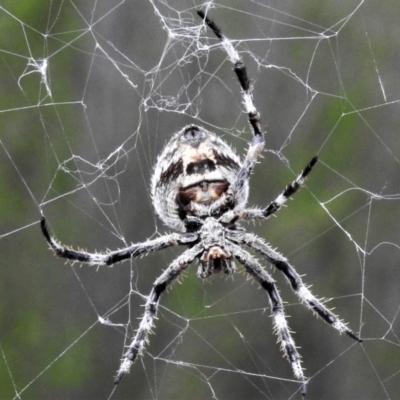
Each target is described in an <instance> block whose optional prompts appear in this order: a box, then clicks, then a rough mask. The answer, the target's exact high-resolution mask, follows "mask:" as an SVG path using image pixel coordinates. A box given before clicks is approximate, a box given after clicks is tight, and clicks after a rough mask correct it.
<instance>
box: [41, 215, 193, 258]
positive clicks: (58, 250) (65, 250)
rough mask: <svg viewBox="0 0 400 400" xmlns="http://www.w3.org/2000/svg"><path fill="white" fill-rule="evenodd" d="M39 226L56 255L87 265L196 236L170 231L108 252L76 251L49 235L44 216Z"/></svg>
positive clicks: (175, 244) (145, 252) (130, 255)
mask: <svg viewBox="0 0 400 400" xmlns="http://www.w3.org/2000/svg"><path fill="white" fill-rule="evenodd" d="M40 226H41V229H42V233H43V236H44V237H45V238H46V241H47V243H48V244H49V245H50V248H51V249H52V250H53V251H54V254H55V255H56V256H57V257H61V258H66V259H67V260H71V261H78V262H81V263H86V264H89V265H112V264H115V263H117V262H120V261H123V260H126V259H128V258H135V257H138V256H142V255H146V254H148V253H150V252H153V251H157V250H162V249H166V248H168V247H171V246H178V245H183V244H189V243H193V242H194V241H196V240H197V238H198V235H197V234H196V233H184V234H178V233H172V234H170V235H165V236H162V237H159V238H157V239H154V240H148V241H146V242H145V243H136V244H132V245H131V246H129V247H126V248H124V249H120V250H116V251H111V252H109V253H87V252H85V251H76V250H73V249H71V248H69V247H67V246H64V245H62V244H61V243H59V242H58V241H57V240H56V239H54V238H53V237H51V236H50V233H49V230H48V229H47V225H46V219H45V218H44V216H42V218H41V220H40Z"/></svg>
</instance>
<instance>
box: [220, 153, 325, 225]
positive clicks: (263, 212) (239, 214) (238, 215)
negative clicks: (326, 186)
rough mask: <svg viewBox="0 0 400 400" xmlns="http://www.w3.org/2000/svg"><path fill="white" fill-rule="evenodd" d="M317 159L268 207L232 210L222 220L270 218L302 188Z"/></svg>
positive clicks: (228, 221)
mask: <svg viewBox="0 0 400 400" xmlns="http://www.w3.org/2000/svg"><path fill="white" fill-rule="evenodd" d="M317 161H318V157H313V158H312V159H311V161H310V162H309V163H308V164H307V166H306V167H305V168H304V169H303V171H302V172H301V174H300V175H298V177H297V178H296V179H295V180H294V181H293V182H292V183H290V184H289V185H287V186H286V188H285V190H284V191H283V192H282V193H281V194H280V195H279V196H278V197H277V198H276V199H275V200H274V201H271V203H269V204H268V206H267V207H265V208H263V209H247V210H246V209H245V210H232V211H229V212H227V213H225V215H224V216H223V217H222V218H221V221H222V222H224V223H235V222H236V221H238V220H240V219H247V220H253V219H256V220H260V219H267V218H269V217H270V216H271V215H272V214H275V213H276V212H277V211H279V210H280V209H281V207H282V206H283V205H284V204H285V203H286V201H287V200H288V199H289V198H290V197H291V196H293V195H294V194H295V193H296V192H297V191H298V190H299V189H300V188H301V186H302V185H303V183H304V181H305V180H306V178H307V176H308V174H309V173H310V172H311V171H312V169H313V167H314V165H315V164H316V162H317Z"/></svg>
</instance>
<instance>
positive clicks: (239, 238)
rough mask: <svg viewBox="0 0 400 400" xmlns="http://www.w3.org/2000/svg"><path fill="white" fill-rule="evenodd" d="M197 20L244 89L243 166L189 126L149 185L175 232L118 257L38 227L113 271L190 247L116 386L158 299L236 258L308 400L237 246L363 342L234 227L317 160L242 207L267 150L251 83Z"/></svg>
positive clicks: (266, 279) (267, 279) (165, 282)
mask: <svg viewBox="0 0 400 400" xmlns="http://www.w3.org/2000/svg"><path fill="white" fill-rule="evenodd" d="M198 14H199V15H200V17H201V18H202V19H203V20H204V21H205V23H206V24H207V25H208V26H209V27H210V28H211V30H212V31H213V32H214V34H215V35H216V36H217V38H218V39H219V40H220V42H221V44H222V46H223V47H224V49H225V50H226V52H227V54H228V57H229V59H230V61H231V62H232V63H233V65H234V72H235V73H236V76H237V78H238V80H239V83H240V86H241V89H242V96H243V104H244V105H245V108H246V112H247V115H248V119H249V123H250V126H251V128H252V131H253V137H252V140H251V141H250V144H249V149H248V151H247V154H246V156H245V158H244V160H243V161H241V160H240V158H239V157H238V156H237V155H236V153H235V152H234V151H233V150H232V148H231V147H230V146H229V145H228V144H226V143H225V142H224V141H223V140H222V139H221V138H219V137H218V136H216V135H215V134H213V133H211V132H208V131H207V130H206V129H204V128H201V127H199V126H196V125H188V126H186V127H185V128H183V129H182V130H181V131H179V132H177V133H176V134H175V135H174V136H173V137H172V139H171V140H170V141H169V143H168V144H167V146H166V147H165V149H164V151H163V152H162V153H161V155H160V156H159V158H158V161H157V164H156V167H155V170H154V174H153V178H152V184H151V191H152V198H153V203H154V207H155V210H156V212H157V214H158V215H159V216H160V218H161V219H162V221H163V222H164V223H165V224H166V225H167V226H169V227H171V228H173V229H175V230H177V231H179V232H180V233H172V234H169V235H165V236H161V237H158V238H157V239H153V240H148V241H146V242H143V243H137V244H133V245H131V246H129V247H127V248H125V249H121V250H117V251H112V252H107V253H87V252H84V251H75V250H72V249H71V248H69V247H66V246H63V245H61V244H60V243H58V242H57V241H56V240H55V239H53V238H52V237H51V236H50V234H49V231H48V229H47V226H46V221H45V219H44V217H42V221H41V228H42V232H43V234H44V236H45V238H46V240H47V242H48V243H49V245H50V247H51V248H52V249H53V251H54V252H55V254H56V255H57V256H59V257H63V258H66V259H69V260H72V261H78V262H82V263H87V264H90V265H112V264H115V263H117V262H120V261H123V260H125V259H128V258H133V257H137V256H140V255H145V254H148V253H150V252H153V251H157V250H162V249H165V248H167V247H171V246H177V245H183V246H186V247H187V249H186V250H185V251H184V252H183V253H182V254H181V255H180V256H179V257H177V258H176V259H175V260H174V261H173V262H172V263H171V264H170V265H169V267H168V268H167V269H166V270H165V271H164V272H163V273H162V274H161V276H159V277H158V278H157V279H156V281H155V282H154V284H153V288H152V290H151V293H150V295H149V297H148V299H147V302H146V307H145V312H144V316H143V319H142V321H141V323H140V325H139V329H138V331H137V333H136V335H135V337H134V338H133V340H132V343H131V344H130V346H129V348H128V350H127V352H126V353H125V356H124V358H123V360H122V363H121V365H120V368H119V370H118V373H117V376H116V378H115V383H118V382H119V381H120V380H121V378H122V377H123V376H124V375H125V374H126V373H127V372H129V370H130V367H131V365H132V364H133V362H134V361H135V359H136V357H137V355H138V354H140V353H141V352H142V350H143V348H144V345H145V342H146V339H147V337H148V333H149V331H150V330H151V327H152V325H153V320H154V317H155V315H156V312H157V307H158V302H159V299H160V296H161V294H162V293H163V292H164V291H165V289H166V288H167V287H168V286H169V285H170V284H171V283H172V282H174V281H175V280H176V279H177V278H178V277H179V276H180V275H181V273H182V272H183V271H184V270H185V269H186V268H187V267H188V266H189V265H190V264H191V263H192V262H193V261H195V260H197V261H198V264H199V267H198V275H199V276H200V277H201V278H207V277H208V276H210V275H212V274H213V273H214V272H219V271H222V272H224V273H226V274H231V273H233V272H234V264H233V260H237V261H238V262H239V263H240V264H242V265H243V267H244V268H245V270H246V272H247V273H249V275H251V276H252V277H253V278H254V279H255V280H256V281H257V282H259V284H260V285H261V287H262V288H263V289H265V291H266V293H267V294H268V297H269V300H270V304H271V309H272V317H273V321H274V326H275V331H276V333H277V335H278V338H279V341H280V344H281V348H282V351H283V352H284V354H285V355H286V357H287V358H288V360H289V362H290V364H291V366H292V369H293V373H294V375H295V377H296V378H297V379H299V380H300V381H301V382H302V394H305V392H306V390H305V385H306V381H307V380H306V378H305V376H304V372H303V368H302V366H301V359H300V355H299V353H298V351H297V348H296V345H295V343H294V341H293V338H292V335H291V333H290V329H289V326H288V324H287V321H286V317H285V313H284V307H283V303H282V300H281V298H280V295H279V292H278V290H277V288H276V286H275V282H274V280H273V279H272V277H271V276H270V275H269V274H268V272H267V271H266V270H265V269H264V268H263V267H262V266H261V264H260V263H259V262H258V261H257V260H256V259H255V258H254V257H253V255H251V254H250V253H249V252H248V251H247V250H245V249H243V248H242V246H247V247H248V248H250V249H252V250H253V251H254V252H256V253H258V254H259V255H261V256H262V257H263V258H264V259H265V260H266V261H267V262H269V263H270V264H272V265H273V266H274V267H275V268H276V269H278V270H280V271H281V272H282V273H283V274H284V275H285V277H286V278H287V281H288V282H289V284H290V285H291V287H292V289H293V291H294V292H295V293H296V294H297V295H298V297H299V299H300V301H301V302H302V303H303V304H304V305H306V306H307V307H308V308H310V309H311V310H313V311H314V312H315V314H316V315H318V316H319V317H321V318H322V319H323V320H324V321H325V322H327V323H328V324H329V325H331V326H332V327H333V328H335V329H337V330H338V331H339V332H341V333H346V334H347V335H349V336H350V337H351V338H353V339H354V340H357V341H361V339H360V338H359V337H358V336H357V335H356V334H355V333H353V332H352V331H351V330H350V329H349V328H347V326H346V324H344V323H343V322H342V321H341V320H340V319H339V318H338V317H337V316H336V315H335V314H333V313H332V312H331V311H330V310H329V309H328V308H326V307H325V306H324V305H323V304H322V302H321V301H320V300H318V299H317V298H316V297H315V296H314V295H313V294H312V293H311V292H310V290H309V289H308V288H307V287H306V286H305V285H304V283H303V281H302V279H301V277H300V275H299V274H298V273H297V272H296V270H295V269H294V267H293V266H292V265H290V264H289V262H288V261H287V259H286V258H285V257H283V256H282V255H281V254H279V253H277V252H276V251H275V250H274V249H272V248H271V247H270V246H269V245H268V244H266V243H265V242H264V241H263V240H262V239H260V238H258V237H257V236H256V235H253V234H250V233H247V232H246V231H245V230H244V229H243V228H241V227H238V225H237V222H238V221H240V220H264V219H267V218H268V217H269V216H270V215H272V214H274V213H275V212H277V211H278V210H279V209H280V208H281V207H282V205H283V204H284V203H285V202H286V200H287V199H288V198H289V197H290V196H291V195H293V194H294V193H295V192H296V191H297V190H298V189H299V188H300V187H301V185H302V184H303V182H304V180H305V178H306V177H307V175H308V174H309V173H310V172H311V170H312V168H313V166H314V165H315V163H316V162H317V158H316V157H314V158H313V159H312V160H311V161H310V162H309V163H308V165H307V166H306V167H305V168H304V170H303V171H302V172H301V174H300V175H299V176H298V177H297V178H296V179H295V180H294V181H293V182H292V183H290V184H289V185H288V186H287V187H286V188H285V189H284V191H283V192H282V193H281V194H280V195H279V196H278V197H277V198H276V199H275V200H273V201H272V202H271V203H270V204H269V205H267V206H266V207H264V208H250V209H248V208H246V202H247V197H248V190H249V185H248V181H249V177H250V173H251V171H252V169H253V167H254V165H255V164H256V161H257V158H258V157H259V155H260V154H261V152H262V149H263V147H264V137H263V133H262V131H261V125H260V116H259V113H258V112H257V110H256V107H255V106H254V103H253V95H252V87H251V84H250V80H249V79H248V77H247V72H246V68H245V66H244V64H243V62H242V61H241V59H240V57H239V54H238V53H237V51H236V50H235V49H234V48H233V46H232V44H231V43H230V42H229V40H228V39H226V38H225V36H224V35H223V34H222V33H221V30H220V29H219V28H218V26H217V25H216V24H215V23H214V22H213V21H211V20H210V19H209V18H207V17H206V16H205V14H204V13H203V12H202V11H199V12H198Z"/></svg>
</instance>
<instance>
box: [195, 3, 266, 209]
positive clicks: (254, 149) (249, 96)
mask: <svg viewBox="0 0 400 400" xmlns="http://www.w3.org/2000/svg"><path fill="white" fill-rule="evenodd" d="M197 14H198V15H199V16H200V18H202V19H203V20H204V22H205V23H206V24H207V26H208V27H209V28H210V29H211V30H212V31H213V32H214V34H215V36H216V37H217V38H218V39H219V40H220V41H221V44H222V46H223V47H224V49H225V51H226V53H227V54H228V57H229V60H230V61H231V62H232V64H233V65H234V67H233V70H234V71H235V74H236V76H237V78H238V80H239V83H240V86H241V88H242V97H243V104H244V106H245V108H246V112H247V115H248V119H249V123H250V125H251V127H252V130H253V139H252V141H251V143H250V147H249V150H248V152H247V155H246V158H245V160H244V162H243V165H242V167H241V169H240V170H239V172H238V175H237V177H236V179H235V181H234V182H233V183H232V185H231V187H230V189H229V190H228V195H227V196H223V197H222V198H221V200H220V201H217V202H215V206H213V207H212V211H211V212H212V213H213V212H214V209H215V210H217V209H218V208H221V207H222V206H223V205H226V204H229V203H231V202H232V201H233V199H232V198H231V197H232V196H230V195H229V193H232V192H233V193H235V194H236V193H238V192H240V191H242V190H244V187H245V186H246V183H247V181H248V179H249V177H250V173H251V171H252V170H253V168H254V165H255V164H256V162H257V158H258V157H259V156H260V154H261V152H262V150H263V148H264V136H263V133H262V131H261V122H260V114H259V112H258V111H257V109H256V107H255V105H254V101H253V90H252V85H251V82H250V79H249V77H248V75H247V70H246V66H245V65H244V63H243V61H242V60H241V58H240V56H239V53H238V52H237V51H236V50H235V48H234V47H233V46H232V43H231V42H230V41H229V39H227V38H226V37H225V36H224V35H223V34H222V31H221V29H220V28H219V27H218V25H217V24H216V23H215V22H214V21H212V20H211V19H210V18H208V16H206V15H205V13H204V11H202V10H198V11H197ZM224 203H225V204H224Z"/></svg>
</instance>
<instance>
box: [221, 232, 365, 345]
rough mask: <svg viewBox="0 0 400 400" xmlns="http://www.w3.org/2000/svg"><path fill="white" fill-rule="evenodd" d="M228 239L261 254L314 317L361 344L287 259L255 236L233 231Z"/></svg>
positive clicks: (360, 340)
mask: <svg viewBox="0 0 400 400" xmlns="http://www.w3.org/2000/svg"><path fill="white" fill-rule="evenodd" d="M227 236H228V238H229V239H230V240H232V241H233V242H235V243H238V244H239V243H241V244H246V245H247V246H249V247H250V248H252V249H254V250H255V251H257V252H258V253H259V254H261V255H262V256H263V257H264V258H265V259H266V260H267V261H268V262H269V263H271V264H272V265H274V266H275V267H276V268H277V269H278V270H280V271H281V272H282V273H283V274H284V275H285V277H286V278H287V280H288V281H289V283H290V285H291V287H292V289H293V291H294V292H295V293H296V294H297V296H298V297H299V299H300V300H301V302H302V303H303V304H304V305H305V306H306V307H308V308H309V309H311V310H313V311H314V313H315V314H316V315H318V316H319V317H321V318H322V319H323V320H324V321H325V322H326V323H328V324H329V325H330V326H332V327H333V328H335V329H336V330H338V331H339V332H340V333H345V334H346V335H348V336H350V337H351V338H352V339H354V340H356V341H357V342H362V339H361V338H360V337H359V336H358V335H356V334H355V333H354V332H353V331H352V330H350V329H349V328H348V327H347V326H346V324H345V323H344V322H342V321H341V320H340V319H339V317H338V316H336V315H335V314H334V313H333V312H332V311H330V310H329V309H328V308H326V307H325V306H324V305H323V304H322V303H321V301H320V300H318V299H317V298H316V297H315V296H314V295H313V294H312V293H311V291H310V290H309V289H308V288H307V287H306V286H305V285H304V283H303V280H302V279H301V277H300V275H299V274H298V273H297V272H296V270H295V269H294V267H293V266H291V265H290V264H289V263H288V261H287V259H286V258H285V257H283V256H282V255H281V254H279V253H277V252H276V251H275V250H273V249H272V248H271V247H270V246H269V245H267V244H266V243H265V242H264V241H263V240H262V239H260V238H258V237H257V236H256V235H253V234H250V233H245V232H238V231H236V232H235V231H233V232H229V233H228V234H227Z"/></svg>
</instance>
